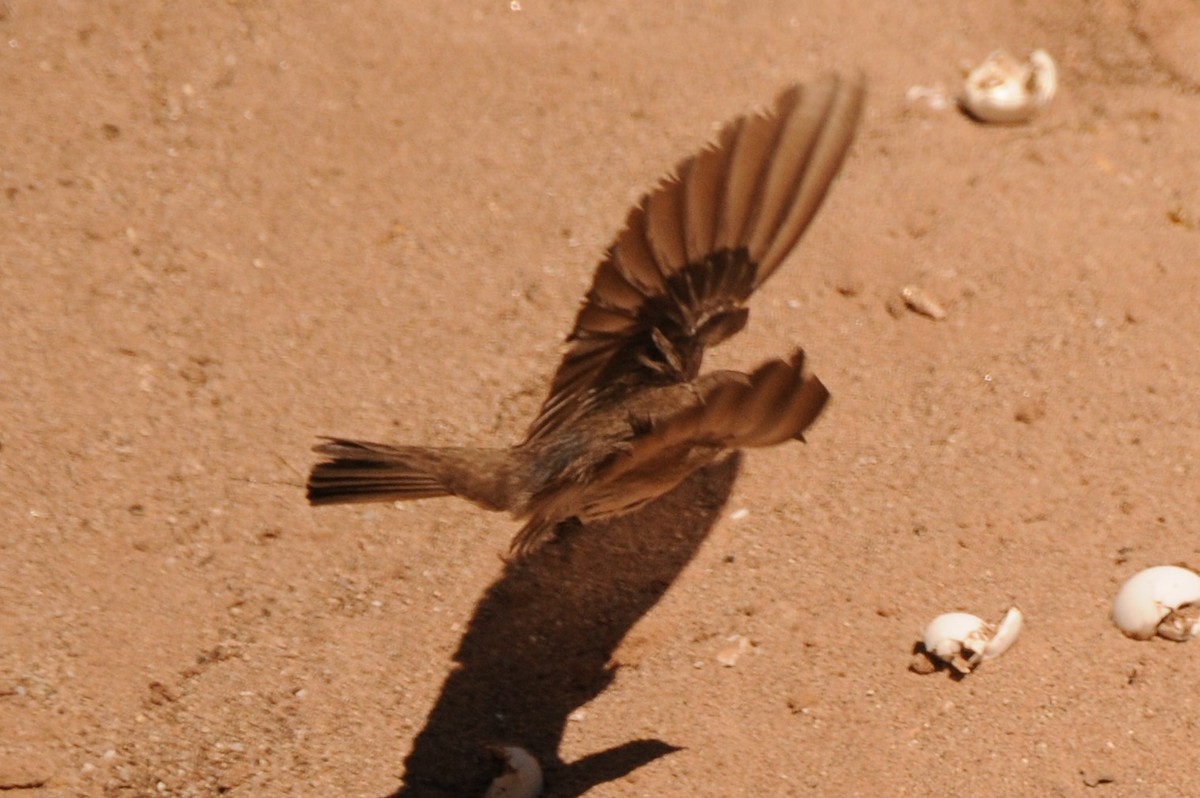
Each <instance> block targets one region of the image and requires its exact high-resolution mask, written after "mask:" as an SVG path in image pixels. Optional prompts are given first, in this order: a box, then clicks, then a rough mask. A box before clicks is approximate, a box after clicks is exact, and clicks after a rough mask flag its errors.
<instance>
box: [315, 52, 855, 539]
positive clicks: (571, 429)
mask: <svg viewBox="0 0 1200 798" xmlns="http://www.w3.org/2000/svg"><path fill="white" fill-rule="evenodd" d="M865 93H866V90H865V81H864V79H863V77H862V76H861V75H855V76H851V77H848V78H847V77H843V76H840V75H837V74H830V75H827V76H825V77H823V78H819V79H817V80H814V81H811V82H810V83H807V84H805V83H796V84H793V85H791V86H789V87H787V88H786V89H785V90H783V91H782V92H781V93H780V94H779V95H778V96H777V97H776V99H775V101H774V103H773V105H771V106H770V107H769V108H767V109H766V110H764V111H759V112H754V113H749V114H745V115H742V116H739V117H737V118H735V119H733V120H732V121H730V122H729V123H727V124H726V125H724V126H723V128H722V129H721V131H720V133H719V134H718V136H717V138H716V140H715V141H714V142H711V143H709V144H707V145H705V146H704V147H702V148H701V149H700V150H699V151H698V152H696V153H695V154H694V155H692V156H691V157H688V158H686V159H684V160H683V161H681V162H680V163H679V164H678V165H677V166H676V167H675V169H674V170H672V171H671V172H670V173H668V174H667V175H666V176H665V177H664V178H662V179H661V180H660V181H659V182H658V183H657V184H656V185H655V186H654V187H653V188H652V189H651V190H650V191H648V192H647V193H646V194H645V195H644V196H643V197H642V198H641V199H640V200H639V201H638V202H637V203H636V204H635V205H634V206H633V207H632V208H631V209H630V211H629V213H628V215H627V217H626V219H625V224H624V226H623V228H622V229H621V230H620V232H619V233H618V234H617V235H616V237H615V239H614V240H613V242H612V244H611V245H610V246H609V247H608V248H607V250H606V252H605V255H604V257H603V259H602V260H601V262H600V264H599V266H598V267H597V268H596V272H595V276H594V278H593V281H592V285H591V287H590V289H589V290H588V292H587V294H586V295H585V296H584V298H583V301H582V304H581V307H580V308H579V310H578V314H577V316H576V318H575V323H574V326H573V328H572V330H571V332H570V334H569V335H568V336H567V340H566V348H565V352H564V355H563V357H562V360H561V362H560V364H559V366H558V368H557V370H556V371H555V373H554V375H553V377H552V379H551V381H550V389H549V393H548V395H547V397H546V399H545V401H544V402H543V404H542V405H541V409H540V411H539V412H538V414H537V416H536V417H535V418H534V420H533V422H532V424H531V425H530V426H529V428H528V431H527V432H526V434H525V437H524V438H523V439H522V440H521V441H520V442H519V443H516V444H515V445H511V446H506V447H481V446H450V447H430V446H414V445H393V444H385V443H375V442H371V441H366V440H356V439H350V438H338V437H321V438H319V440H320V442H319V443H318V444H317V445H315V446H314V447H313V450H314V451H315V452H316V453H317V454H319V455H322V456H323V458H324V459H322V460H320V461H319V462H317V463H316V464H315V465H314V466H313V468H312V471H311V474H310V476H309V479H308V483H307V498H308V501H309V502H310V503H311V504H312V505H328V504H345V503H354V502H384V501H398V500H409V499H425V498H433V497H439V496H457V497H460V498H462V499H466V500H468V501H470V502H473V503H474V504H476V505H478V506H480V507H483V508H485V509H488V510H494V511H506V512H508V513H509V514H511V516H512V517H513V518H514V519H516V520H518V521H522V522H524V525H523V526H522V527H521V529H520V531H519V532H517V533H516V535H515V537H514V538H513V539H512V542H511V544H510V547H509V556H510V557H512V558H513V559H520V558H522V557H524V556H526V555H528V554H529V553H530V552H532V551H534V550H535V549H537V548H538V547H540V546H541V545H542V544H543V543H545V542H546V541H547V540H550V539H553V538H554V537H555V534H556V530H559V529H568V528H571V527H576V526H586V525H587V524H589V523H591V522H595V521H601V520H604V519H608V518H612V517H616V516H620V515H624V514H626V513H629V512H632V511H634V510H636V509H638V508H639V507H641V506H643V505H645V504H646V503H648V502H650V501H653V500H654V499H656V498H658V497H660V496H662V495H663V494H665V493H667V492H668V491H670V490H671V489H672V488H674V487H675V486H677V485H678V484H680V483H681V482H682V481H683V480H684V479H686V478H687V477H688V476H689V475H690V474H692V473H693V472H694V471H696V470H697V469H700V468H703V467H704V466H706V465H709V464H711V463H714V462H716V461H717V460H718V459H720V458H722V457H724V456H725V455H726V454H727V453H729V452H731V451H735V450H739V449H743V448H754V447H764V446H772V445H775V444H780V443H784V442H786V441H790V440H793V439H795V440H800V441H804V432H805V430H806V429H807V428H808V427H809V426H810V425H811V424H812V423H813V421H814V420H815V419H816V418H817V416H818V415H820V413H821V411H822V409H823V408H824V407H825V405H826V402H827V400H828V399H829V391H828V390H827V389H826V388H825V386H824V385H823V384H822V383H821V381H820V380H819V379H818V378H817V377H816V376H814V375H813V374H812V373H810V371H809V369H808V366H807V364H806V359H805V353H804V350H803V349H796V350H795V351H794V352H792V354H791V355H790V356H788V357H786V358H777V359H772V360H769V361H767V362H765V363H762V364H761V365H759V366H758V367H757V368H754V369H753V370H751V371H750V372H748V373H744V372H739V371H733V370H715V371H710V372H705V373H701V361H702V359H703V356H704V353H705V351H706V350H707V349H709V348H710V347H713V346H716V345H717V344H719V343H721V342H722V341H724V340H726V339H727V338H729V337H730V336H732V335H734V334H736V333H737V332H739V331H740V330H741V329H742V328H743V327H744V326H745V325H746V322H747V320H748V318H749V310H748V308H747V307H746V302H747V300H748V299H749V298H750V296H751V295H752V294H753V293H754V292H755V290H757V289H758V288H759V286H761V285H762V284H763V283H764V282H765V281H766V280H767V279H768V278H769V277H770V276H771V275H772V274H773V273H774V272H775V271H776V269H778V267H779V266H780V264H781V263H783V261H784V259H785V258H786V257H787V256H788V255H789V254H790V253H791V251H792V249H793V247H794V246H795V245H796V243H797V242H798V241H799V239H800V237H801V235H802V234H803V233H804V232H805V230H806V229H807V227H808V226H809V223H810V222H811V221H812V220H813V218H814V216H815V215H816V213H817V211H818V209H819V207H820V206H821V204H822V201H823V200H824V198H825V195H826V193H827V191H828V189H829V187H830V184H831V183H832V182H833V179H834V177H835V176H836V174H837V173H838V172H839V170H840V168H841V166H842V163H843V161H844V160H845V158H846V154H847V152H848V150H849V149H850V145H851V142H852V140H853V138H854V133H855V130H856V128H857V126H858V120H859V117H860V116H861V112H862V107H863V104H864V97H865Z"/></svg>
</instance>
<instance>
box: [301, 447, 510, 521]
mask: <svg viewBox="0 0 1200 798" xmlns="http://www.w3.org/2000/svg"><path fill="white" fill-rule="evenodd" d="M313 451H315V452H317V453H318V454H322V455H324V456H325V457H326V458H327V459H325V460H322V461H321V462H319V463H317V464H316V465H315V466H313V470H312V473H311V474H310V475H309V477H308V501H309V503H310V504H314V505H320V504H349V503H357V502H387V501H402V500H408V499H427V498H432V497H436V496H460V497H462V498H464V499H467V500H469V501H472V502H474V503H475V504H478V505H481V506H483V507H486V508H487V509H489V510H505V509H508V503H509V500H508V496H509V491H508V488H507V483H508V478H509V474H510V471H511V469H510V467H509V459H510V458H509V454H508V450H506V449H483V448H469V447H445V448H437V447H429V446H389V445H387V444H382V443H371V442H369V441H354V440H346V439H343V438H326V439H325V441H324V442H323V443H320V444H317V445H316V446H314V447H313Z"/></svg>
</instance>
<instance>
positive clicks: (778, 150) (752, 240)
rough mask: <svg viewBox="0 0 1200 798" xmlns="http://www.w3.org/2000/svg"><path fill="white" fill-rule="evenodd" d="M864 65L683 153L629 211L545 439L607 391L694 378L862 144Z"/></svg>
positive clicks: (548, 410)
mask: <svg viewBox="0 0 1200 798" xmlns="http://www.w3.org/2000/svg"><path fill="white" fill-rule="evenodd" d="M863 95H864V86H863V81H862V78H861V77H858V78H855V79H851V80H847V79H844V78H839V77H837V76H831V77H827V78H825V79H823V80H820V81H817V82H815V83H812V84H811V85H807V86H803V85H796V86H792V87H791V88H789V89H787V90H786V91H784V92H783V93H782V94H780V95H779V97H778V98H777V99H776V101H775V105H774V107H773V108H771V109H770V110H769V111H767V112H765V113H762V114H758V115H750V116H743V117H739V118H738V119H736V120H734V121H733V122H731V123H729V124H728V125H726V126H725V128H724V129H723V130H722V131H721V134H720V136H719V137H718V140H717V142H716V143H715V144H713V145H710V146H708V147H706V148H704V149H703V150H701V151H700V152H699V153H697V154H696V155H694V156H692V157H690V158H688V159H687V160H685V161H683V162H682V163H680V164H679V165H678V166H677V167H676V169H675V172H674V173H673V174H672V175H670V176H668V177H667V178H665V179H664V180H663V181H662V182H661V183H660V184H659V185H658V186H657V187H656V188H654V189H653V190H652V191H651V192H650V193H649V194H647V195H646V196H645V197H643V198H642V200H641V201H640V202H639V203H638V204H637V205H636V206H634V208H633V209H632V210H630V212H629V216H628V218H627V219H626V221H625V227H624V229H623V230H622V231H621V232H620V233H619V234H618V235H617V238H616V240H615V241H614V242H613V243H612V245H611V246H610V247H609V248H608V252H607V254H606V256H605V259H604V261H603V262H602V263H601V264H600V266H599V268H598V269H597V270H596V275H595V278H594V281H593V283H592V287H591V290H589V291H588V293H587V295H586V297H585V298H584V301H583V307H582V308H581V309H580V311H579V315H578V316H577V318H576V320H575V327H574V329H573V330H572V331H571V334H570V335H569V336H568V338H567V341H568V344H569V346H568V349H567V352H566V355H565V356H564V357H563V361H562V363H561V364H560V365H559V367H558V371H557V372H556V373H555V375H554V379H553V381H552V383H551V387H550V394H549V396H548V397H547V398H546V401H545V403H544V404H543V405H542V408H541V412H540V413H539V414H538V417H537V418H536V419H535V420H534V422H533V424H532V425H531V426H530V429H529V432H528V437H527V440H530V441H531V440H534V439H536V438H538V437H540V436H542V435H545V434H546V433H548V432H550V431H551V430H554V429H556V428H558V427H559V426H561V425H562V424H563V423H564V422H566V421H567V420H569V419H571V418H574V417H577V416H578V415H579V414H581V413H586V412H587V411H588V410H589V409H590V408H591V407H593V406H594V404H595V403H596V402H597V401H599V400H602V399H604V398H607V397H609V396H614V395H619V394H620V393H621V392H623V391H627V390H629V389H630V388H633V387H638V386H642V385H646V384H653V383H654V382H660V381H666V382H672V381H675V382H682V381H687V380H691V379H694V378H695V377H696V374H697V372H698V370H699V367H700V360H701V358H702V357H703V353H704V349H705V347H708V346H713V345H715V344H717V343H720V342H721V341H723V340H724V339H725V338H728V337H729V336H730V335H733V334H734V333H736V332H737V331H739V330H740V329H741V328H742V327H743V326H744V325H745V323H746V318H747V315H748V311H747V310H746V309H745V308H744V307H743V304H744V303H745V301H746V299H747V298H748V297H749V296H750V294H751V293H752V292H753V291H754V290H755V289H756V288H758V286H760V285H762V283H763V282H764V281H765V280H766V279H767V278H768V277H770V276H771V274H772V273H773V272H774V271H775V269H777V268H778V267H779V264H780V263H781V262H782V261H783V259H784V258H785V257H786V256H787V254H788V253H789V252H790V251H791V250H792V247H794V246H795V244H796V242H797V241H798V240H799V239H800V236H801V234H802V233H803V232H804V230H805V228H806V227H807V226H808V224H809V222H811V221H812V218H813V216H814V215H816V212H817V209H818V208H819V207H820V205H821V200H822V199H823V198H824V197H825V193H826V191H827V190H828V188H829V185H830V183H831V182H832V181H833V178H834V175H835V174H836V173H837V171H838V168H839V167H840V166H841V163H842V160H843V158H844V157H845V154H846V151H847V149H848V148H849V146H850V141H851V139H852V138H853V135H854V130H855V127H856V125H857V122H858V117H859V113H860V110H861V108H862V103H863Z"/></svg>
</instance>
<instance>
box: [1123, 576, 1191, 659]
mask: <svg viewBox="0 0 1200 798" xmlns="http://www.w3.org/2000/svg"><path fill="white" fill-rule="evenodd" d="M1112 619H1113V623H1115V624H1116V625H1117V627H1118V628H1119V629H1120V630H1121V631H1122V632H1124V633H1125V634H1126V635H1128V636H1129V637H1132V638H1134V639H1136V640H1149V639H1150V638H1151V637H1154V635H1156V634H1157V635H1159V636H1161V637H1165V638H1167V639H1168V640H1177V641H1183V640H1191V639H1192V638H1193V637H1196V636H1198V635H1200V576H1198V575H1196V574H1195V573H1193V572H1192V571H1189V570H1188V569H1187V568H1180V567H1179V566H1177V565H1158V566H1155V567H1154V568H1147V569H1146V570H1144V571H1141V572H1139V573H1137V574H1134V575H1133V576H1132V577H1130V579H1129V581H1127V582H1126V583H1125V584H1124V585H1123V586H1122V587H1121V589H1120V590H1119V591H1118V592H1117V597H1116V599H1114V600H1113V609H1112Z"/></svg>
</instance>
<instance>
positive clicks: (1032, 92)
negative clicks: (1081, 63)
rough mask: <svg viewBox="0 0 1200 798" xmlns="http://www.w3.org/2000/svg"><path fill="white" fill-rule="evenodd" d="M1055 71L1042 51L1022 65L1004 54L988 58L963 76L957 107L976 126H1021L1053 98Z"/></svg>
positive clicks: (1032, 54) (1056, 82) (1051, 61)
mask: <svg viewBox="0 0 1200 798" xmlns="http://www.w3.org/2000/svg"><path fill="white" fill-rule="evenodd" d="M1056 91H1058V68H1057V67H1055V65H1054V59H1052V58H1051V57H1050V55H1049V53H1047V52H1046V51H1045V50H1034V51H1033V53H1031V54H1030V56H1029V60H1028V61H1026V62H1024V63H1022V62H1020V61H1018V60H1017V59H1015V58H1013V57H1012V56H1011V55H1009V54H1008V53H1006V52H1005V51H1004V50H997V51H995V52H994V53H992V54H991V55H989V56H988V57H987V58H986V59H985V60H984V62H983V63H982V64H980V65H979V66H977V67H975V68H974V69H972V70H971V72H970V73H969V74H968V75H967V78H966V80H965V81H964V83H963V88H962V94H961V95H960V96H959V103H960V104H961V105H962V107H963V109H964V110H965V111H966V112H967V113H969V114H970V115H971V116H973V117H975V118H976V119H978V120H979V121H980V122H993V123H1010V124H1011V123H1015V122H1024V121H1025V120H1027V119H1029V118H1030V117H1032V116H1033V115H1034V114H1035V113H1037V111H1038V110H1039V109H1041V108H1042V107H1043V106H1045V105H1046V104H1047V103H1048V102H1050V100H1052V99H1053V98H1054V94H1055V92H1056Z"/></svg>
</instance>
